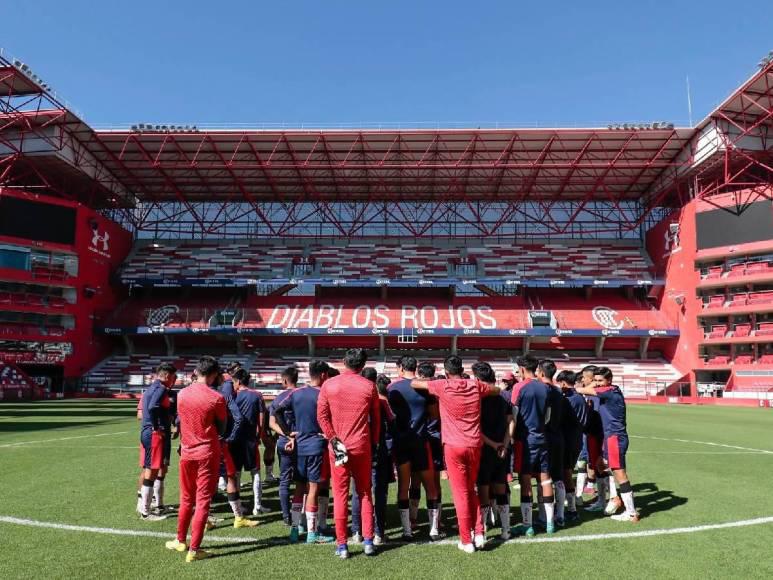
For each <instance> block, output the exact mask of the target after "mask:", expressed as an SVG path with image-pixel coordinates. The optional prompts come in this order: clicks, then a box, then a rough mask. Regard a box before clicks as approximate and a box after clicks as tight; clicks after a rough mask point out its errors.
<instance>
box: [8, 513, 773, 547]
mask: <svg viewBox="0 0 773 580" xmlns="http://www.w3.org/2000/svg"><path fill="white" fill-rule="evenodd" d="M0 523H5V524H12V525H18V526H28V527H35V528H47V529H52V530H61V531H66V532H86V533H92V534H103V535H111V536H134V537H144V538H160V539H173V538H174V537H175V536H174V534H170V533H164V532H151V531H146V530H125V529H118V528H99V527H92V526H76V525H71V524H60V523H56V522H43V521H38V520H28V519H24V518H15V517H11V516H0ZM770 523H773V517H771V516H768V517H761V518H753V519H749V520H738V521H734V522H724V523H721V524H704V525H700V526H688V527H681V528H665V529H654V530H639V531H632V532H613V533H606V534H585V535H574V536H560V535H559V536H541V537H536V538H516V539H511V540H508V541H507V542H505V543H506V544H558V543H566V542H590V541H596V540H627V539H631V538H649V537H652V536H671V535H678V534H695V533H698V532H708V531H712V530H724V529H730V528H744V527H748V526H759V525H763V524H770ZM205 540H206V541H209V542H220V543H237V544H253V543H255V544H258V543H259V544H272V545H285V544H286V543H287V541H286V540H285V539H283V538H282V539H279V538H271V539H263V540H261V539H259V538H251V537H244V536H216V535H213V534H207V535H206V536H205ZM390 543H395V544H402V543H403V542H390ZM453 544H456V541H455V540H443V541H440V542H410V543H409V544H407V545H414V546H415V545H432V546H436V545H453Z"/></svg>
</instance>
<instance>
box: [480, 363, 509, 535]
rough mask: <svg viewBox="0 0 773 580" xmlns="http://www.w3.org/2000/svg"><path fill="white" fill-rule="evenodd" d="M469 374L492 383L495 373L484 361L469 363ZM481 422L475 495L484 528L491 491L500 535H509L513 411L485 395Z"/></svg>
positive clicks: (501, 401)
mask: <svg viewBox="0 0 773 580" xmlns="http://www.w3.org/2000/svg"><path fill="white" fill-rule="evenodd" d="M472 374H473V375H474V376H475V378H476V379H478V380H479V381H480V382H482V383H484V384H486V385H489V386H494V385H495V384H496V375H495V374H494V370H493V369H492V368H491V365H490V364H489V363H487V362H476V363H475V364H474V365H472ZM480 424H481V431H482V435H483V448H482V450H481V455H480V468H479V469H478V497H479V499H480V510H481V520H482V521H483V526H484V529H485V528H486V526H487V524H488V521H489V515H490V513H491V510H492V505H491V499H492V496H491V492H492V491H493V496H494V498H495V500H496V504H495V505H496V513H497V514H498V515H499V522H500V524H501V525H502V533H501V538H502V539H503V540H509V539H510V500H509V499H508V497H507V456H508V453H507V452H508V449H510V445H511V444H512V435H513V429H514V427H515V426H514V424H513V411H512V407H511V405H510V403H509V402H508V401H506V400H505V399H504V398H503V397H485V398H484V399H483V401H482V402H481V412H480Z"/></svg>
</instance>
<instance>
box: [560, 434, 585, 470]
mask: <svg viewBox="0 0 773 580" xmlns="http://www.w3.org/2000/svg"><path fill="white" fill-rule="evenodd" d="M581 452H582V433H579V432H577V433H566V434H565V435H564V460H563V463H564V469H570V470H572V469H574V466H575V465H577V460H578V459H579V458H580V453H581Z"/></svg>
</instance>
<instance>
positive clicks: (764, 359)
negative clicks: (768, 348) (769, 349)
mask: <svg viewBox="0 0 773 580" xmlns="http://www.w3.org/2000/svg"><path fill="white" fill-rule="evenodd" d="M757 362H758V363H760V364H762V365H773V354H763V355H762V356H761V357H760V358H759V360H758V361H757Z"/></svg>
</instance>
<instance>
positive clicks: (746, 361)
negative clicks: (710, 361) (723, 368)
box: [733, 354, 754, 365]
mask: <svg viewBox="0 0 773 580" xmlns="http://www.w3.org/2000/svg"><path fill="white" fill-rule="evenodd" d="M752 362H754V357H753V356H751V355H749V354H742V355H738V356H736V357H735V358H734V359H733V364H736V365H750V364H752Z"/></svg>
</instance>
